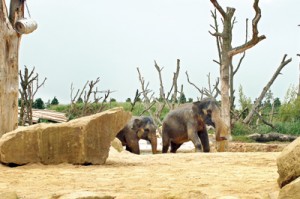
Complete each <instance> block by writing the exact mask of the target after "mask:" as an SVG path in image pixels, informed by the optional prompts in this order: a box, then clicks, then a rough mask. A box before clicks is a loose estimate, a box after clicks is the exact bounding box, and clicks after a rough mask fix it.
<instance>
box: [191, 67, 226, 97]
mask: <svg viewBox="0 0 300 199" xmlns="http://www.w3.org/2000/svg"><path fill="white" fill-rule="evenodd" d="M185 74H186V78H187V81H188V83H189V84H191V85H192V86H193V87H195V88H196V89H197V90H198V91H199V93H200V96H201V97H200V99H198V100H201V99H203V97H204V96H206V97H210V98H214V99H216V98H217V97H218V95H219V94H220V90H219V88H218V86H219V78H217V79H216V83H215V85H212V86H211V78H210V73H209V74H208V75H207V81H208V88H205V87H203V88H202V89H200V88H199V87H198V86H197V85H196V84H194V83H193V82H191V80H190V78H189V74H188V72H187V71H186V72H185Z"/></svg>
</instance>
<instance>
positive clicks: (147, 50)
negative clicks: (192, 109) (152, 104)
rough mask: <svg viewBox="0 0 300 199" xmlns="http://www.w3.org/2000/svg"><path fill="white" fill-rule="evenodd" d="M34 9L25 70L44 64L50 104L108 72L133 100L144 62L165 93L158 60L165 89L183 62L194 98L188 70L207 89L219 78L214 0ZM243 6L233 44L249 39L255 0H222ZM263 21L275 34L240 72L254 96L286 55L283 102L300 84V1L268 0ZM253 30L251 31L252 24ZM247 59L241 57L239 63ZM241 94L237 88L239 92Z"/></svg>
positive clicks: (108, 80) (110, 84) (114, 86)
mask: <svg viewBox="0 0 300 199" xmlns="http://www.w3.org/2000/svg"><path fill="white" fill-rule="evenodd" d="M27 3H28V6H29V9H30V14H31V17H32V18H33V19H35V20H36V21H37V22H38V29H37V30H36V31H35V32H34V33H32V34H30V35H24V36H23V37H22V42H21V46H20V57H19V58H20V59H19V67H20V69H22V70H23V68H24V65H26V66H28V68H30V69H31V68H32V67H33V66H35V67H36V72H38V73H39V77H40V81H41V80H42V79H43V78H44V77H47V81H46V83H45V86H44V87H42V88H41V89H40V90H39V91H38V93H37V95H36V98H38V97H41V98H42V99H43V100H44V102H46V101H48V100H49V99H53V97H54V96H56V97H57V99H58V100H59V102H60V103H70V93H71V91H70V87H71V83H73V85H74V88H75V89H81V88H82V87H83V85H84V84H85V82H86V81H87V80H95V79H96V78H97V77H100V82H99V84H98V89H99V90H107V89H110V90H115V91H116V92H114V93H112V94H111V97H112V98H115V99H117V101H125V100H126V99H127V98H128V97H130V98H133V97H134V94H135V91H136V89H140V83H139V79H138V73H137V70H136V68H137V67H139V68H140V70H141V72H142V75H143V76H144V78H145V81H146V82H148V81H149V82H150V86H149V87H150V88H151V89H152V90H154V91H155V93H156V96H158V94H159V79H158V74H157V71H156V69H155V68H154V60H156V61H157V63H158V64H159V65H160V66H161V67H164V69H163V71H162V75H163V81H164V84H165V89H166V90H169V88H170V84H171V82H172V76H173V72H174V71H175V69H176V59H180V60H181V69H180V77H179V82H178V83H179V84H180V85H181V84H183V85H184V93H185V95H186V97H187V98H189V97H191V98H194V99H196V97H197V96H199V93H198V92H197V90H196V89H195V88H193V87H192V86H190V85H189V84H188V83H187V80H186V76H185V71H188V73H189V75H190V79H191V81H193V82H194V83H195V84H197V85H198V86H199V87H207V74H208V73H210V74H211V78H212V81H215V79H216V78H217V77H218V76H219V67H218V65H217V64H216V63H214V62H213V59H217V49H216V44H215V38H214V37H212V36H211V35H210V34H209V33H208V31H209V30H210V31H212V29H211V28H210V24H212V23H213V19H212V18H211V13H210V11H211V10H212V9H213V6H212V4H211V3H210V1H209V0H109V1H107V0H90V1H83V0H64V1H58V0H51V1H49V0H48V1H45V0H28V1H27ZM219 3H220V4H221V5H222V6H223V8H224V9H225V8H226V6H230V7H234V8H236V13H235V16H236V19H237V23H236V24H235V26H234V35H233V47H235V46H237V45H241V44H242V43H243V42H244V40H245V21H246V18H249V19H250V20H252V18H253V16H254V10H253V7H252V4H253V0H243V1H240V0H219ZM259 5H260V7H261V10H262V18H261V21H260V22H259V26H258V27H259V33H260V35H262V34H264V35H265V36H266V37H267V39H265V40H263V41H262V42H260V43H259V44H258V45H256V46H255V47H254V48H252V49H250V50H248V51H247V54H246V57H245V59H244V62H243V65H242V66H241V68H240V70H239V71H238V73H237V75H236V77H235V88H236V90H238V87H239V85H242V87H243V90H244V93H245V95H246V96H248V97H251V98H252V100H254V99H255V98H256V97H257V96H258V95H259V94H260V92H261V91H262V89H263V87H264V86H265V85H266V83H267V82H268V81H269V79H270V78H271V77H272V75H273V73H274V71H275V70H276V69H277V67H278V66H279V64H280V62H281V60H282V58H283V55H284V54H288V58H290V57H292V58H293V61H292V62H291V63H290V64H289V65H287V66H286V67H285V68H284V69H283V71H282V75H280V76H279V77H278V78H277V80H276V81H275V83H274V84H273V86H272V87H271V90H272V91H273V93H274V95H275V97H280V98H281V99H282V98H283V96H284V95H285V93H286V90H287V89H288V88H289V86H290V85H291V84H293V85H298V80H299V57H297V56H296V54H297V53H300V27H298V26H297V25H298V24H300V17H299V16H300V15H299V13H300V1H299V0H260V4H259ZM250 31H251V29H250ZM239 57H240V56H239V55H238V56H236V57H235V60H238V58H239ZM236 93H237V92H236Z"/></svg>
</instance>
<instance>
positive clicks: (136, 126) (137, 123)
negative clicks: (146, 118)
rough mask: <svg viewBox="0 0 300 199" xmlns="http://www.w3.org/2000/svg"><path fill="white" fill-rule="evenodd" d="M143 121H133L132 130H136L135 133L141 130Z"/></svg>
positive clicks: (137, 119)
mask: <svg viewBox="0 0 300 199" xmlns="http://www.w3.org/2000/svg"><path fill="white" fill-rule="evenodd" d="M142 124H143V123H142V120H141V119H139V118H135V119H134V120H133V122H132V124H131V127H130V128H131V129H132V130H135V131H137V130H139V129H140V128H141V127H142Z"/></svg>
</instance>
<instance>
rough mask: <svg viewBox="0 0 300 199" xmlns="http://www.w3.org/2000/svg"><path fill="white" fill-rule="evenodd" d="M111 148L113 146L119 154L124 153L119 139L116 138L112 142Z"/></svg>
mask: <svg viewBox="0 0 300 199" xmlns="http://www.w3.org/2000/svg"><path fill="white" fill-rule="evenodd" d="M111 146H112V147H113V148H114V149H116V150H117V151H118V152H122V151H124V149H123V145H122V142H121V141H120V140H119V139H118V138H115V139H114V140H113V141H112V142H111Z"/></svg>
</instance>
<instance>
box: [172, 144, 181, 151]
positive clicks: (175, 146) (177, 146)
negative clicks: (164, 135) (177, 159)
mask: <svg viewBox="0 0 300 199" xmlns="http://www.w3.org/2000/svg"><path fill="white" fill-rule="evenodd" d="M181 145H182V144H176V143H174V142H171V153H176V151H177V149H178V148H179V147H180V146H181Z"/></svg>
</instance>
